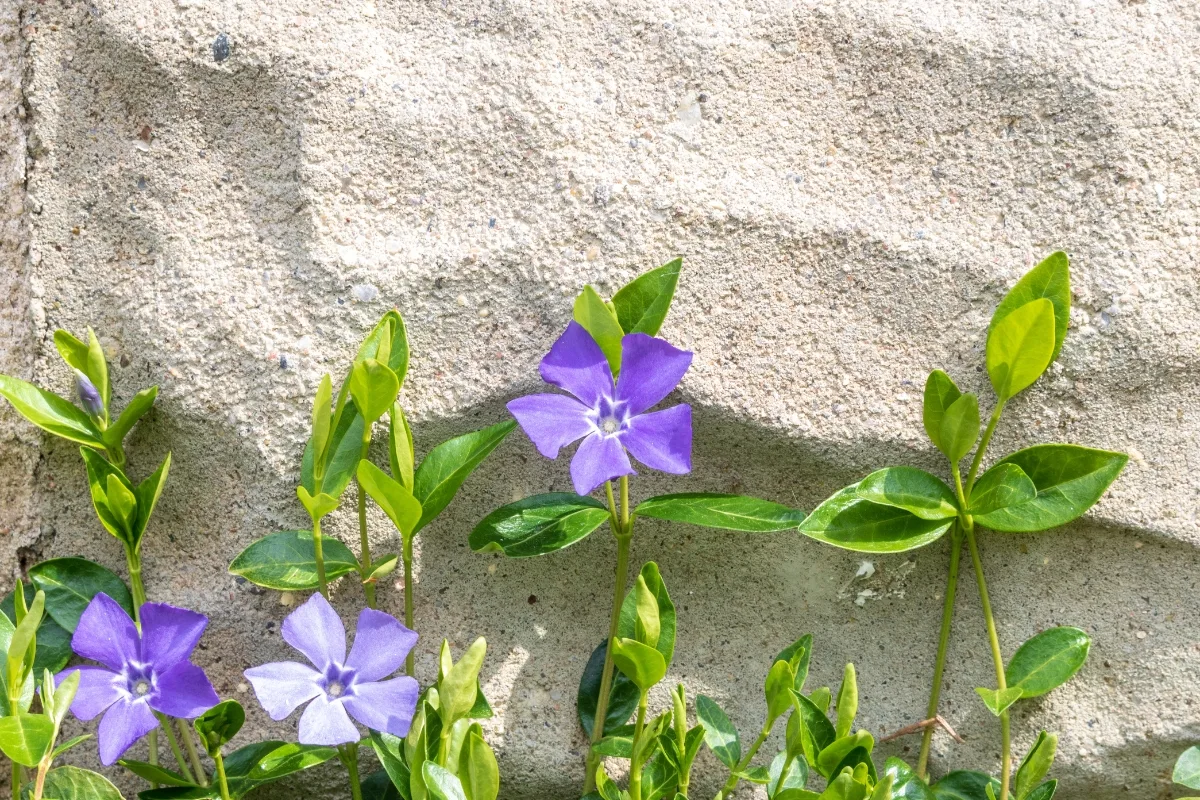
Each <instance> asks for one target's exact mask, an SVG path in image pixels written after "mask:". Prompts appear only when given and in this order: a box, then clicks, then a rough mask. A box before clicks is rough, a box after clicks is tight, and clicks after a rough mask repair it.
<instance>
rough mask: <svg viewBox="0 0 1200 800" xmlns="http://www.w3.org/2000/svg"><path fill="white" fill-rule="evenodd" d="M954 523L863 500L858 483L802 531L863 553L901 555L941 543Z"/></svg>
mask: <svg viewBox="0 0 1200 800" xmlns="http://www.w3.org/2000/svg"><path fill="white" fill-rule="evenodd" d="M952 522H953V520H944V519H935V520H928V519H921V518H920V517H918V516H916V515H915V514H913V513H912V512H910V511H908V510H906V509H903V508H897V507H895V506H886V505H880V504H879V503H872V502H870V501H869V500H863V499H862V498H861V497H859V496H858V484H857V483H856V484H852V485H850V486H847V487H846V488H845V489H842V490H841V491H840V492H838V493H837V494H835V495H833V496H832V497H830V498H829V499H828V500H826V501H825V502H824V503H821V505H820V506H818V507H817V509H816V510H815V511H813V512H812V513H811V514H809V515H808V518H807V519H805V520H804V522H803V523H802V524H801V525H800V532H801V533H803V534H804V535H805V536H808V537H810V538H812V539H816V540H817V541H819V542H825V543H826V544H831V545H834V546H835V547H841V548H843V549H846V550H854V551H856V552H860V553H899V552H903V551H905V550H912V549H914V548H917V547H924V546H925V545H927V544H930V543H931V542H935V541H937V540H938V539H939V538H941V536H942V535H943V534H945V533H946V531H948V530H950V525H951V523H952Z"/></svg>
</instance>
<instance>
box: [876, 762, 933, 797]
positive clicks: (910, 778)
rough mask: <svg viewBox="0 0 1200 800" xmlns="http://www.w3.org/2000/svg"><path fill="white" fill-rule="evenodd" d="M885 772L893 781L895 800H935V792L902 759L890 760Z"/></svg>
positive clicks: (885, 766) (886, 764)
mask: <svg viewBox="0 0 1200 800" xmlns="http://www.w3.org/2000/svg"><path fill="white" fill-rule="evenodd" d="M883 771H884V775H887V776H890V777H891V779H892V798H893V800H933V791H932V790H931V789H930V788H929V787H928V786H927V785H926V784H925V782H924V781H923V780H921V779H920V778H918V777H917V774H916V773H915V772H913V770H912V768H911V767H909V766H908V764H906V763H904V762H903V761H901V760H900V759H898V758H895V757H893V758H889V759H888V760H887V762H886V763H885V764H884V770H883Z"/></svg>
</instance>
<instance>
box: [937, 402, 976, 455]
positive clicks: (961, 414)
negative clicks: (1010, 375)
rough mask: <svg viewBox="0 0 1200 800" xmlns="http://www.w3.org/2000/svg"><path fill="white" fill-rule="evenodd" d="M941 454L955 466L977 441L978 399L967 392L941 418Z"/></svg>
mask: <svg viewBox="0 0 1200 800" xmlns="http://www.w3.org/2000/svg"><path fill="white" fill-rule="evenodd" d="M940 438H941V440H942V452H943V453H945V454H946V457H947V458H949V459H950V461H952V462H953V463H955V464H957V463H958V462H959V461H960V460H961V459H962V457H963V456H965V455H966V454H967V453H969V452H971V448H973V447H974V446H975V442H976V441H977V440H978V439H979V398H978V397H976V396H975V395H974V393H972V392H967V393H966V394H964V395H963V396H962V397H960V398H958V399H957V400H955V401H954V402H953V403H951V404H950V407H949V408H947V409H946V413H945V415H943V416H942V430H941V437H940Z"/></svg>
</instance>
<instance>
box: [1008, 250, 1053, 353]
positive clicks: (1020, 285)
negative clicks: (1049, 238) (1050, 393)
mask: <svg viewBox="0 0 1200 800" xmlns="http://www.w3.org/2000/svg"><path fill="white" fill-rule="evenodd" d="M1043 297H1044V298H1046V299H1047V300H1049V301H1050V303H1051V304H1052V305H1053V307H1054V351H1053V353H1052V354H1051V356H1050V360H1051V361H1053V360H1054V359H1056V358H1058V354H1059V353H1060V352H1061V351H1062V346H1063V340H1064V339H1066V338H1067V327H1068V325H1069V324H1070V322H1071V270H1070V263H1069V262H1068V260H1067V254H1066V253H1064V252H1062V251H1059V252H1056V253H1051V254H1050V255H1049V256H1048V257H1047V258H1046V260H1044V261H1043V262H1042V263H1040V264H1038V265H1037V266H1036V267H1034V268H1033V269H1032V270H1030V271H1029V272H1028V273H1026V274H1025V276H1024V277H1022V278H1021V280H1019V281H1017V284H1016V286H1014V287H1013V288H1012V289H1010V290H1009V292H1008V294H1006V295H1005V296H1004V299H1003V300H1001V301H1000V305H999V306H997V307H996V313H994V314H993V315H992V321H991V322H990V323H989V324H988V331H989V333H990V332H991V330H992V328H994V327H996V325H997V324H998V323H999V322H1000V321H1001V320H1003V319H1004V318H1005V317H1007V316H1008V315H1009V314H1011V313H1012V312H1014V311H1016V310H1017V309H1019V308H1022V307H1023V306H1025V305H1027V304H1029V303H1031V302H1033V301H1034V300H1038V299H1040V298H1043Z"/></svg>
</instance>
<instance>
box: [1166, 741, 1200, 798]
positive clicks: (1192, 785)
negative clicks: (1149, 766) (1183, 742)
mask: <svg viewBox="0 0 1200 800" xmlns="http://www.w3.org/2000/svg"><path fill="white" fill-rule="evenodd" d="M1171 780H1173V781H1174V782H1175V783H1178V784H1179V785H1180V786H1186V787H1187V788H1189V789H1200V747H1189V748H1188V749H1187V750H1184V751H1183V753H1181V754H1180V756H1179V760H1177V761H1176V762H1175V769H1174V771H1173V772H1172V773H1171Z"/></svg>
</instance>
